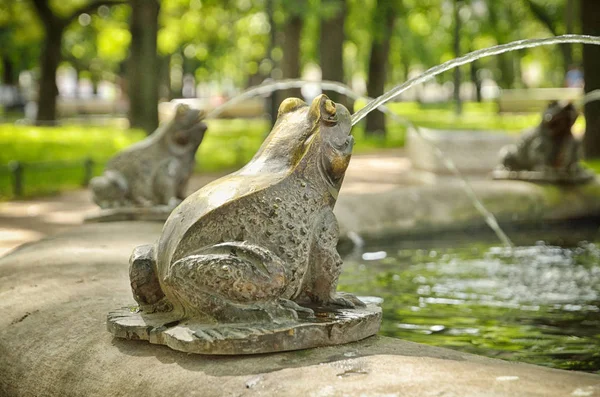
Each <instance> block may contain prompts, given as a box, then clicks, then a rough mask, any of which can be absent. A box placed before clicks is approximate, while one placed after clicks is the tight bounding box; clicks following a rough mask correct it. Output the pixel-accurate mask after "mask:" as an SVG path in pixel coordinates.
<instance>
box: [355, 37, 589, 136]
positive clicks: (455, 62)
mask: <svg viewBox="0 0 600 397" xmlns="http://www.w3.org/2000/svg"><path fill="white" fill-rule="evenodd" d="M565 43H581V44H593V45H600V37H595V36H586V35H577V34H569V35H564V36H556V37H550V38H544V39H527V40H519V41H513V42H512V43H508V44H501V45H497V46H493V47H489V48H484V49H481V50H477V51H473V52H470V53H468V54H466V55H464V56H462V57H458V58H455V59H452V60H450V61H448V62H444V63H442V64H440V65H437V66H434V67H432V68H431V69H429V70H427V71H426V72H425V73H422V74H420V75H419V76H417V77H415V78H412V79H410V80H407V81H405V82H404V83H402V84H400V85H397V86H396V87H394V88H392V89H391V90H389V91H387V92H386V93H384V94H383V95H381V96H380V97H378V98H376V99H374V100H373V101H371V102H369V103H368V104H367V105H366V106H365V107H364V108H362V109H360V110H359V111H358V112H356V113H354V114H353V115H352V125H355V124H356V123H358V122H359V121H360V120H362V119H363V118H365V116H366V115H367V114H369V113H370V112H372V111H373V110H375V109H376V108H377V107H379V106H381V105H383V104H385V103H386V102H388V101H390V100H391V99H393V98H395V97H396V96H398V95H400V94H401V93H403V92H404V91H406V90H408V89H410V88H412V87H414V86H415V85H417V84H421V83H424V82H426V81H428V80H431V79H432V78H434V77H435V76H437V75H439V74H441V73H444V72H446V71H448V70H450V69H454V68H456V67H458V66H462V65H466V64H468V63H471V62H474V61H477V60H478V59H481V58H484V57H489V56H492V55H499V54H503V53H505V52H510V51H515V50H522V49H525V48H533V47H540V46H544V45H553V44H565Z"/></svg>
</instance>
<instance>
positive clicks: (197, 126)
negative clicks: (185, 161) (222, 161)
mask: <svg viewBox="0 0 600 397" xmlns="http://www.w3.org/2000/svg"><path fill="white" fill-rule="evenodd" d="M203 118H204V114H203V112H201V111H200V110H197V109H192V108H190V107H189V106H187V105H178V106H177V108H176V109H175V116H174V117H173V119H172V120H171V121H170V122H169V123H167V125H166V126H165V129H164V136H163V139H164V140H165V141H166V144H167V147H168V148H169V151H170V152H171V153H173V154H174V155H176V156H178V155H185V154H192V155H193V154H195V153H196V150H198V146H200V143H202V139H204V133H205V132H206V124H205V123H204V122H203V121H202V120H203Z"/></svg>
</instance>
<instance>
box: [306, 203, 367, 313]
mask: <svg viewBox="0 0 600 397" xmlns="http://www.w3.org/2000/svg"><path fill="white" fill-rule="evenodd" d="M314 236H315V239H314V241H313V243H312V246H311V252H310V264H309V271H308V274H307V275H306V277H305V279H304V283H303V286H302V291H301V295H300V297H299V299H298V300H299V301H303V300H306V298H308V299H309V300H310V301H312V302H314V303H318V304H322V305H325V306H331V305H333V306H341V307H349V308H354V307H356V306H365V304H364V303H363V302H362V301H361V300H360V299H358V298H357V297H356V296H354V295H352V294H348V293H338V292H337V291H336V290H337V284H338V279H339V276H340V273H341V270H342V262H343V261H342V258H341V257H340V254H339V253H338V251H337V242H338V238H339V228H338V223H337V219H336V218H335V215H334V214H333V212H332V211H331V210H330V209H326V210H324V212H323V214H322V216H321V217H319V220H318V221H317V223H316V224H315V228H314Z"/></svg>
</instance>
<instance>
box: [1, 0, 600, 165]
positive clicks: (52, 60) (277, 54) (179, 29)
mask: <svg viewBox="0 0 600 397" xmlns="http://www.w3.org/2000/svg"><path fill="white" fill-rule="evenodd" d="M598 15H600V10H599V9H598V2H597V1H595V0H510V1H502V2H500V1H493V0H456V1H455V0H227V1H218V0H122V1H121V0H106V1H104V0H60V1H58V0H0V57H1V59H2V62H1V69H2V73H1V74H0V75H1V76H2V87H3V90H4V91H5V92H11V93H13V94H11V95H12V96H13V97H14V98H16V97H17V96H21V97H22V98H23V99H22V102H27V101H28V100H31V99H35V98H37V112H35V117H36V120H37V121H38V122H40V123H49V122H50V123H51V122H52V121H53V120H56V118H57V111H56V103H57V102H56V101H57V98H58V97H59V94H60V95H61V96H63V94H62V93H61V92H60V87H57V84H56V82H57V75H56V73H57V70H59V71H61V70H63V71H70V72H69V73H71V74H74V75H75V77H76V78H75V80H76V85H77V86H76V87H75V88H73V89H72V90H71V91H72V92H73V95H78V93H81V90H82V88H81V87H82V86H83V85H85V84H87V85H89V86H91V95H92V96H93V97H95V96H102V95H104V96H107V95H108V96H109V97H111V95H112V97H111V98H121V99H123V100H124V101H125V102H126V103H127V104H128V109H129V113H128V114H129V119H130V125H131V126H135V127H140V128H143V129H144V130H146V131H147V132H151V131H152V130H153V129H154V128H155V127H156V125H157V123H158V110H157V106H156V105H157V102H158V101H166V100H170V99H173V98H182V97H185V98H191V97H209V96H210V97H212V98H215V97H220V98H222V99H224V98H228V97H231V96H232V95H234V94H235V93H236V92H239V91H240V90H242V89H244V88H245V87H248V86H251V85H256V84H259V83H261V82H263V81H265V80H267V79H282V78H297V77H305V78H308V79H310V80H313V81H319V80H320V79H325V80H335V81H340V82H342V83H345V84H348V85H350V86H351V87H353V88H354V89H355V90H356V91H358V92H361V93H364V94H365V95H369V96H372V97H376V96H379V95H381V94H382V93H383V92H384V91H385V90H387V89H389V88H390V87H392V86H394V85H396V84H399V83H401V82H402V81H404V80H406V79H408V78H410V77H412V76H414V75H415V74H417V73H419V72H422V71H424V70H426V69H428V68H430V67H432V66H434V65H436V64H439V63H441V62H444V61H447V60H449V59H451V58H452V57H454V56H456V55H457V54H461V53H462V54H464V53H466V52H468V51H474V50H477V49H481V48H485V47H488V46H491V45H495V44H499V43H506V42H508V41H512V40H517V39H522V38H534V37H548V36H551V35H558V34H564V33H581V32H585V33H590V34H598V33H599V32H598V27H599V26H600V21H599V20H598V19H599V18H600V17H599V16H598ZM599 57H600V54H599V48H598V47H595V46H586V47H585V50H584V49H583V46H580V45H564V46H560V47H551V46H550V47H542V48H535V49H531V50H526V51H519V52H512V53H508V54H504V55H502V56H499V57H492V58H485V59H482V60H481V61H479V62H477V63H474V64H472V65H468V66H464V67H462V68H461V70H460V73H456V74H454V73H451V72H450V73H446V74H445V75H442V76H441V77H440V78H439V79H438V80H437V83H438V86H437V87H438V91H439V92H440V93H445V94H448V95H445V94H444V95H441V94H440V95H439V98H437V97H435V95H434V98H433V99H432V98H430V96H431V93H430V92H428V91H427V89H426V88H427V87H419V88H418V89H416V90H414V91H413V92H412V93H411V96H410V97H409V98H408V99H413V100H417V101H421V102H423V101H425V102H426V101H431V100H437V101H440V100H443V101H455V102H457V106H459V105H460V102H461V98H469V99H472V100H482V99H488V100H489V99H490V98H491V99H493V98H494V95H497V92H498V91H497V90H498V89H509V88H526V87H562V86H564V84H565V75H566V73H567V72H568V71H569V70H570V69H571V68H573V67H575V66H578V65H582V64H585V67H586V70H588V71H589V70H592V72H589V73H588V74H587V76H586V78H587V83H588V84H587V86H586V89H587V90H588V91H589V90H592V89H595V88H600V84H598V83H599V82H596V81H594V79H595V78H597V77H596V75H597V70H599V69H598V65H597V62H598V59H599ZM590 68H592V69H590ZM59 75H60V73H59ZM58 81H59V86H60V85H61V78H60V76H59V77H58ZM84 83H85V84H84ZM63 85H64V84H63ZM80 85H81V86H80ZM24 87H25V88H31V92H33V94H31V93H29V94H28V93H23V92H22V90H23V89H24ZM315 87H317V88H315ZM315 87H312V88H311V87H308V88H307V89H306V90H303V91H302V92H300V90H298V89H296V90H291V91H287V92H284V93H281V94H279V95H277V96H276V97H275V98H274V100H273V101H272V106H271V107H270V108H271V109H276V106H277V103H278V102H279V101H281V100H282V99H283V98H284V97H286V96H290V95H295V96H300V95H303V94H304V95H307V96H310V95H313V94H314V92H315V90H317V89H318V84H316V85H315ZM309 88H310V89H309ZM107 93H110V95H109V94H107ZM453 93H454V94H453ZM328 94H329V95H331V96H332V97H333V98H334V99H336V100H338V101H344V102H345V103H347V104H348V105H349V106H352V103H351V101H349V100H348V99H344V98H339V96H338V95H337V94H335V93H329V92H328ZM405 99H407V98H405ZM13 102H15V101H13ZM16 102H18V101H16ZM599 103H600V102H595V103H593V104H590V105H588V107H587V108H586V109H587V116H588V131H589V134H588V136H587V137H586V141H587V142H588V143H589V145H588V146H590V147H592V146H593V147H595V148H600V143H598V141H597V138H593V137H595V136H600V134H599V133H596V132H594V131H595V130H594V128H596V129H598V128H600V127H597V126H599V125H600V120H598V119H595V118H594V116H593V115H594V114H595V115H598V114H600V111H599V110H598V109H597V110H593V109H596V106H598V104H599ZM271 111H273V110H271ZM385 126H386V123H385V119H384V116H383V115H382V114H379V113H377V112H373V113H371V115H370V116H369V117H368V119H367V121H366V129H367V131H368V132H370V133H372V134H375V135H379V136H385ZM595 139H596V140H595ZM598 152H600V149H597V151H596V149H593V150H592V149H590V150H589V151H588V154H589V155H590V156H600V153H598Z"/></svg>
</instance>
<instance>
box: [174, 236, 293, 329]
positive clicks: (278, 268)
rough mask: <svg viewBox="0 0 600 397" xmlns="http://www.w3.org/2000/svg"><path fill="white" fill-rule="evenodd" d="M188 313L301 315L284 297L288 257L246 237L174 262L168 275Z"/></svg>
mask: <svg viewBox="0 0 600 397" xmlns="http://www.w3.org/2000/svg"><path fill="white" fill-rule="evenodd" d="M164 281H165V283H166V284H167V288H169V289H170V292H171V293H172V294H173V295H175V296H176V297H177V298H178V300H179V301H180V302H181V305H182V306H183V310H184V312H185V313H186V315H187V316H189V317H193V316H196V315H203V316H206V317H209V318H212V319H214V320H216V321H220V322H257V321H278V320H279V319H284V320H290V319H296V318H297V313H296V311H295V310H294V309H293V308H291V307H290V306H289V305H287V304H286V302H285V300H282V299H281V298H282V294H283V292H284V290H285V288H286V285H287V282H288V276H287V274H286V269H285V264H284V262H283V261H282V260H281V259H280V258H279V257H278V256H276V255H275V254H273V253H272V252H271V251H269V250H267V249H265V248H262V247H259V246H257V245H253V244H249V243H246V242H239V241H234V242H226V243H221V244H217V245H214V246H211V247H207V248H204V249H201V250H199V251H196V252H194V253H193V254H190V255H188V256H186V257H184V258H182V259H180V260H178V261H176V262H174V263H172V264H171V265H170V267H169V269H168V272H167V275H166V277H165V279H164Z"/></svg>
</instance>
